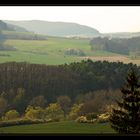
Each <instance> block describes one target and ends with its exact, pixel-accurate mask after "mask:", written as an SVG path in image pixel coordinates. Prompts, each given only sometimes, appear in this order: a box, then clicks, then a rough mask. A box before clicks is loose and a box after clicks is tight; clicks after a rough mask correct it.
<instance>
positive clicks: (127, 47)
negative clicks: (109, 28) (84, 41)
mask: <svg viewBox="0 0 140 140" xmlns="http://www.w3.org/2000/svg"><path fill="white" fill-rule="evenodd" d="M90 45H91V49H92V50H106V51H110V52H114V53H119V54H126V55H128V54H130V53H131V52H135V53H137V52H139V51H140V37H132V38H112V39H109V38H107V37H104V38H101V37H97V38H94V39H92V40H91V41H90Z"/></svg>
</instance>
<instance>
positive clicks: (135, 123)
mask: <svg viewBox="0 0 140 140" xmlns="http://www.w3.org/2000/svg"><path fill="white" fill-rule="evenodd" d="M126 80H127V82H126V84H125V86H124V87H122V88H121V92H122V93H123V95H122V101H117V105H118V106H117V107H116V108H113V109H112V113H111V115H110V119H109V120H110V122H111V127H112V128H114V129H115V130H116V131H118V132H119V133H125V134H138V133H139V134H140V90H139V87H140V86H139V84H138V76H137V75H136V73H135V72H134V70H131V72H130V73H129V74H128V76H127V79H126Z"/></svg>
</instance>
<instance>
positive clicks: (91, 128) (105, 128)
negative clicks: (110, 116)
mask: <svg viewBox="0 0 140 140" xmlns="http://www.w3.org/2000/svg"><path fill="white" fill-rule="evenodd" d="M0 133H1V134H3V133H7V134H8V133H22V134H30V133H35V134H40V133H43V134H50V133H51V134H55V133H60V134H61V133H71V134H73V133H74V134H104V133H105V134H112V133H115V131H114V130H113V129H112V128H111V127H110V125H109V124H108V123H105V124H97V123H96V124H87V123H77V122H73V121H64V122H52V123H45V124H32V125H20V126H9V127H1V128H0Z"/></svg>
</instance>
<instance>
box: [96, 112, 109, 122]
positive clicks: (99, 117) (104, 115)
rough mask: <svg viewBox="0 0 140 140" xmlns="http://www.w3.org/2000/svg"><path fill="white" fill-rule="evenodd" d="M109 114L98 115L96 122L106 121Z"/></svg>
mask: <svg viewBox="0 0 140 140" xmlns="http://www.w3.org/2000/svg"><path fill="white" fill-rule="evenodd" d="M109 116H110V115H109V114H108V113H106V114H101V115H99V116H98V119H97V122H99V123H106V122H108V121H109Z"/></svg>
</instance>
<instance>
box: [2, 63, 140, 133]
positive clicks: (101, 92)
mask: <svg viewBox="0 0 140 140" xmlns="http://www.w3.org/2000/svg"><path fill="white" fill-rule="evenodd" d="M130 67H131V68H133V70H134V71H135V72H136V73H138V74H139V72H140V68H139V67H138V66H136V65H133V64H131V63H130V64H123V63H121V62H118V63H116V62H112V63H109V62H106V61H104V62H92V61H91V60H87V61H82V62H74V63H71V64H69V65H67V64H65V65H59V66H46V65H40V64H29V63H25V62H24V63H16V62H10V63H3V64H0V81H1V82H0V117H1V119H2V120H8V119H13V118H14V119H15V118H18V117H19V116H20V117H22V116H24V117H25V118H28V119H29V118H30V119H48V120H49V119H50V118H51V120H55V121H57V120H61V119H62V118H63V119H64V118H69V119H76V118H78V117H80V116H87V118H91V117H93V116H97V115H96V114H93V113H97V114H100V113H104V112H105V111H106V108H107V106H109V105H113V104H115V100H119V101H120V102H118V104H119V110H118V108H114V109H113V111H112V116H111V118H110V122H111V123H112V127H113V128H115V129H116V130H117V131H120V132H122V131H123V132H124V131H125V132H127V133H129V132H131V133H133V132H132V131H131V130H130V131H129V129H131V128H132V129H134V128H135V127H134V125H133V126H131V122H134V124H135V123H136V122H135V121H136V120H139V109H140V108H139V91H138V90H137V88H139V83H138V79H137V77H136V76H135V75H134V74H133V73H132V74H130V75H129V77H128V78H127V85H126V88H122V89H121V92H122V93H124V95H123V96H122V97H123V100H122V102H121V92H120V91H119V88H120V87H121V86H122V85H123V83H124V82H125V77H126V76H127V72H128V71H129V68H130ZM138 76H139V75H138ZM129 87H130V88H129ZM129 103H130V104H131V105H129ZM120 108H123V109H122V110H120ZM116 114H118V115H116ZM122 115H124V117H123V118H122ZM129 117H130V121H128V122H126V123H124V122H123V121H127V119H128V118H129ZM131 117H132V118H131ZM121 121H122V122H121ZM118 123H122V124H120V126H122V125H124V124H125V126H128V127H126V128H127V129H128V130H126V129H125V128H122V127H121V128H120V126H117V125H116V124H118ZM138 124H139V123H138ZM129 126H131V128H129ZM136 126H137V129H138V131H135V132H136V133H138V132H139V125H136ZM123 129H124V130H123Z"/></svg>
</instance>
